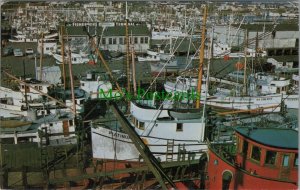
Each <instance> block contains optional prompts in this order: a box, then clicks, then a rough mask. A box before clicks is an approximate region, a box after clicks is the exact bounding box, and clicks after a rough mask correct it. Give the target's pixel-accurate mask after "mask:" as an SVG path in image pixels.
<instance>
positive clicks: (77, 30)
mask: <svg viewBox="0 0 300 190" xmlns="http://www.w3.org/2000/svg"><path fill="white" fill-rule="evenodd" d="M88 33H89V34H90V35H92V36H93V35H95V34H96V35H97V34H98V35H101V34H102V27H96V26H86V27H84V26H66V34H67V35H69V36H87V35H88Z"/></svg>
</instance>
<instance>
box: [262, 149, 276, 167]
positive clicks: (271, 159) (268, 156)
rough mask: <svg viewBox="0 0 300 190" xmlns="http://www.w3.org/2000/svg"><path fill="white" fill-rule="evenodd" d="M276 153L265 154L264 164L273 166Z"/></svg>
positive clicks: (268, 152)
mask: <svg viewBox="0 0 300 190" xmlns="http://www.w3.org/2000/svg"><path fill="white" fill-rule="evenodd" d="M276 154H277V153H276V152H273V151H267V153H266V161H265V163H266V164H271V165H274V164H275V160H276Z"/></svg>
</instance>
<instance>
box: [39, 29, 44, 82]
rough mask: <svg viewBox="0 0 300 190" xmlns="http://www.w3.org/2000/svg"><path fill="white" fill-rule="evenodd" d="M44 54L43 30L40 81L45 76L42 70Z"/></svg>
mask: <svg viewBox="0 0 300 190" xmlns="http://www.w3.org/2000/svg"><path fill="white" fill-rule="evenodd" d="M43 54H44V33H43V32H42V37H41V55H40V78H39V79H40V81H42V80H43V79H42V77H43V71H42V64H43Z"/></svg>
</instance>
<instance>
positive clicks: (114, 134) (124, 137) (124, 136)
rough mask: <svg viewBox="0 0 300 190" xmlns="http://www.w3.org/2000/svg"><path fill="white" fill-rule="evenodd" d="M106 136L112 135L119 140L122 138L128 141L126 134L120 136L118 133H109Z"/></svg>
mask: <svg viewBox="0 0 300 190" xmlns="http://www.w3.org/2000/svg"><path fill="white" fill-rule="evenodd" d="M108 134H109V135H112V136H113V137H119V138H123V139H129V136H128V135H126V134H120V133H118V132H113V131H109V133H108Z"/></svg>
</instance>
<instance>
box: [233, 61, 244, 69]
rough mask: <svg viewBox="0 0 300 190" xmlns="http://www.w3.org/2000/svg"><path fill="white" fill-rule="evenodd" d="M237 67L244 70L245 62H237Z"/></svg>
mask: <svg viewBox="0 0 300 190" xmlns="http://www.w3.org/2000/svg"><path fill="white" fill-rule="evenodd" d="M235 68H236V69H237V70H242V69H243V68H244V64H243V63H241V62H237V63H236V64H235Z"/></svg>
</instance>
